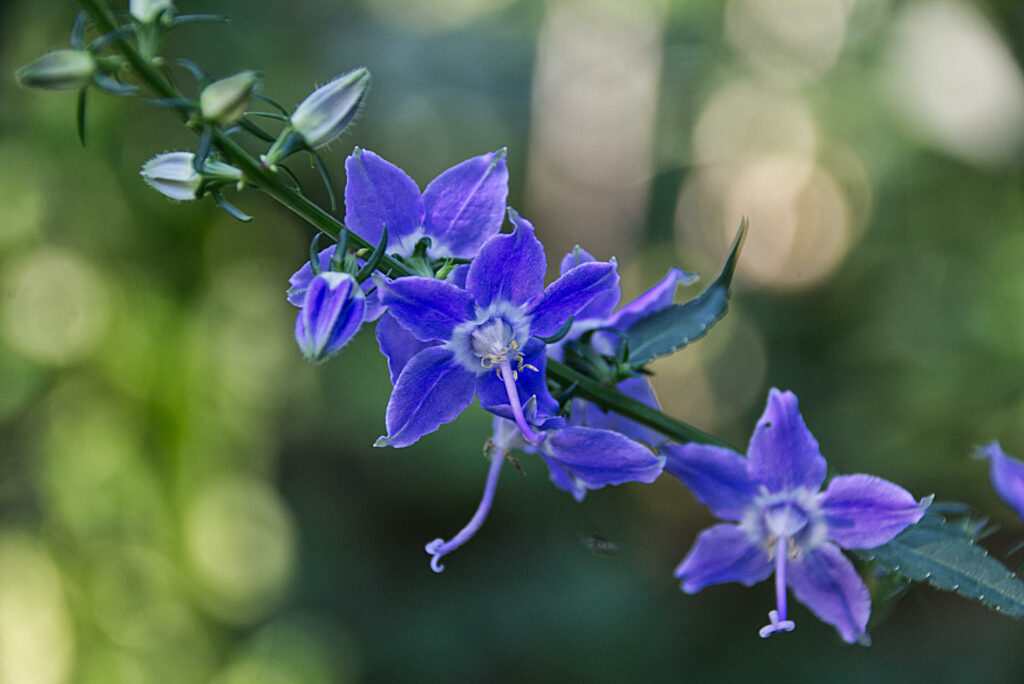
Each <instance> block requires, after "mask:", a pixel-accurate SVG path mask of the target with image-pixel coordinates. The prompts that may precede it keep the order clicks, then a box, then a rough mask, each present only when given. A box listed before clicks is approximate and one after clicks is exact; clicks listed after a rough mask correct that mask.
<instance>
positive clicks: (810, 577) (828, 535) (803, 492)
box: [665, 389, 931, 643]
mask: <svg viewBox="0 0 1024 684" xmlns="http://www.w3.org/2000/svg"><path fill="white" fill-rule="evenodd" d="M665 452H666V455H667V457H668V461H667V463H666V464H665V469H666V470H668V471H669V472H670V473H672V474H673V475H675V476H676V477H678V478H679V479H680V480H682V482H683V483H684V484H685V485H686V486H687V487H689V488H690V489H691V490H692V491H693V493H694V495H695V496H696V497H697V499H698V500H699V501H700V502H701V503H703V504H705V505H707V506H708V507H709V508H710V509H711V511H712V512H713V513H714V514H715V515H716V516H718V517H719V518H722V519H723V520H730V521H733V523H735V524H730V523H726V524H721V525H715V526H714V527H711V528H709V529H707V530H704V531H703V532H702V533H701V534H700V536H698V537H697V543H696V544H695V545H694V547H693V548H692V549H691V550H690V553H689V554H687V556H686V558H685V559H684V560H683V562H682V563H681V564H680V565H679V567H678V568H676V572H675V575H676V577H678V578H680V579H681V580H682V589H683V591H685V592H686V593H688V594H692V593H696V592H698V591H700V590H701V589H703V588H704V587H706V586H708V585H710V584H719V583H721V582H740V583H742V584H744V585H746V586H751V585H753V584H756V583H758V582H760V581H761V580H764V579H767V578H768V577H769V576H770V575H771V574H772V572H773V571H774V573H775V592H776V600H777V609H776V610H772V611H771V612H769V614H768V615H769V618H770V619H771V623H770V624H768V625H766V626H765V627H763V628H762V629H761V631H760V634H761V636H762V637H767V636H769V635H770V634H773V633H775V632H778V631H783V630H784V631H792V630H793V629H794V628H795V624H794V623H793V621H792V620H789V619H788V618H787V615H786V587H787V586H788V587H789V588H790V589H792V590H793V593H794V595H795V596H796V598H797V600H799V601H800V602H801V603H803V604H804V605H805V606H807V607H808V608H809V609H810V610H811V612H813V613H814V614H815V615H817V616H818V618H820V619H821V620H823V621H824V622H827V623H829V624H830V625H832V626H834V627H835V628H836V630H838V632H839V634H840V636H841V637H842V638H843V640H844V641H847V642H850V643H853V642H855V641H857V640H858V639H860V638H861V637H862V636H863V635H864V628H865V625H866V624H867V621H868V615H869V614H870V612H871V597H870V595H869V594H868V590H867V587H865V586H864V583H863V582H862V581H861V579H860V576H859V575H858V574H857V572H856V571H855V570H854V568H853V564H852V563H851V562H850V561H849V560H848V559H847V558H846V556H844V555H843V554H842V552H840V550H839V549H840V547H842V548H847V549H863V548H872V547H875V546H879V545H881V544H884V543H886V542H887V541H889V540H890V539H892V538H893V537H895V536H896V535H897V534H899V533H900V532H902V531H903V529H904V528H906V527H907V526H908V525H912V524H914V523H916V522H917V521H918V520H920V519H921V516H923V515H924V512H925V509H926V508H927V507H928V505H929V504H930V503H931V498H928V499H923V500H922V501H921V502H917V501H915V500H914V497H913V496H911V495H910V493H909V492H907V491H906V490H905V489H903V488H902V487H898V486H897V485H894V484H893V483H891V482H888V481H886V480H883V479H881V478H877V477H873V476H870V475H845V476H840V477H836V478H834V479H833V480H832V481H831V483H830V484H829V486H828V489H826V490H825V491H824V492H822V491H820V489H821V485H822V483H823V482H824V481H825V469H826V464H825V459H824V458H822V456H821V453H820V452H819V451H818V443H817V441H816V440H815V439H814V436H813V435H811V433H810V432H809V431H808V430H807V426H806V425H805V424H804V420H803V417H802V416H801V415H800V411H799V409H798V407H797V398H796V396H795V395H794V394H793V393H791V392H780V391H779V390H777V389H772V390H771V392H770V393H769V395H768V405H767V406H766V407H765V410H764V414H763V415H762V416H761V418H760V420H759V421H758V423H757V428H756V429H755V430H754V434H753V436H752V437H751V438H750V446H749V448H748V450H747V457H746V458H744V457H743V456H742V455H741V454H738V453H736V452H735V451H732V450H730V449H725V448H722V447H715V446H706V445H701V444H686V445H684V446H667V447H665Z"/></svg>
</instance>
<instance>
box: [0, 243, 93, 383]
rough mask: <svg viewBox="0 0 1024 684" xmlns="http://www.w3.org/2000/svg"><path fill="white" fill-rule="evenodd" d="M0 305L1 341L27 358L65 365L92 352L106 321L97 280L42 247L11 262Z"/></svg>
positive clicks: (78, 261) (76, 262) (88, 269)
mask: <svg viewBox="0 0 1024 684" xmlns="http://www.w3.org/2000/svg"><path fill="white" fill-rule="evenodd" d="M3 289H4V292H5V293H7V294H6V296H5V298H4V300H3V301H2V302H0V304H2V307H3V308H2V309H0V320H2V330H0V334H2V336H3V339H4V341H5V342H6V343H7V344H8V345H10V347H11V348H12V349H13V350H15V351H16V352H18V353H19V354H21V355H22V356H24V357H25V358H27V359H31V360H33V361H38V362H40V363H45V364H53V365H58V366H59V365H66V364H68V363H72V362H74V361H77V360H79V359H81V358H83V357H85V356H88V355H89V354H90V353H92V352H93V351H94V350H95V348H96V346H97V345H98V344H99V343H100V341H101V340H102V339H103V336H104V334H105V333H106V331H107V327H108V324H109V322H110V316H111V311H110V301H109V293H108V291H107V286H106V283H105V282H104V280H103V278H102V276H101V275H100V274H99V273H98V272H97V271H96V269H94V268H93V267H92V266H91V265H90V264H89V263H88V262H87V261H85V260H84V259H82V258H81V257H79V256H77V255H75V254H72V253H71V252H68V251H65V250H62V249H60V248H56V247H45V248H42V249H40V250H38V251H36V252H35V253H32V254H29V255H26V256H23V257H21V258H19V259H18V260H17V261H16V262H14V264H13V266H12V267H11V268H10V270H9V272H8V273H7V275H6V277H5V278H4V279H3Z"/></svg>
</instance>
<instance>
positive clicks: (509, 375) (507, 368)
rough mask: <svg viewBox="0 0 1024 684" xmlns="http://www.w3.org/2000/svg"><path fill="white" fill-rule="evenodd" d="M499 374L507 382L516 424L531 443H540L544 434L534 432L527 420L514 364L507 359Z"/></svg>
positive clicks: (506, 390) (507, 390)
mask: <svg viewBox="0 0 1024 684" xmlns="http://www.w3.org/2000/svg"><path fill="white" fill-rule="evenodd" d="M498 375H499V376H500V377H501V379H502V381H503V382H504V383H505V392H506V393H507V394H508V403H509V404H510V405H511V406H512V416H513V417H514V418H515V420H516V425H518V426H519V431H520V432H522V433H523V437H524V438H525V439H526V441H527V442H529V443H530V444H540V443H541V442H542V441H543V440H544V435H542V434H540V433H537V432H534V431H533V428H531V427H530V424H529V423H527V422H526V416H525V415H523V405H522V404H520V403H519V389H518V388H517V387H516V383H515V379H516V372H515V371H513V370H512V366H511V365H510V364H509V362H508V360H507V359H506V360H504V361H502V362H501V365H500V367H499V369H498Z"/></svg>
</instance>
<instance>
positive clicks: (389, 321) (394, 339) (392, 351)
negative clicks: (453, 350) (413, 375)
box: [377, 314, 437, 385]
mask: <svg viewBox="0 0 1024 684" xmlns="http://www.w3.org/2000/svg"><path fill="white" fill-rule="evenodd" d="M435 344H437V343H436V342H420V341H419V340H417V339H416V338H415V337H414V336H413V334H412V333H411V332H409V331H408V330H406V329H405V328H403V327H402V326H401V325H399V323H398V321H396V320H395V317H394V316H392V315H390V314H384V315H383V316H382V317H381V319H380V320H379V321H377V345H378V346H379V347H380V353H381V354H383V355H384V357H385V358H386V359H387V360H388V371H389V372H390V373H391V384H392V385H394V384H395V383H396V382H398V376H399V375H400V374H401V373H402V369H403V368H405V366H406V364H407V363H409V361H410V360H412V357H414V356H416V355H417V354H419V353H420V352H421V351H423V350H424V349H426V348H427V347H432V346H434V345H435Z"/></svg>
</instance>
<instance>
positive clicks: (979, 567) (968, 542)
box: [853, 512, 1024, 618]
mask: <svg viewBox="0 0 1024 684" xmlns="http://www.w3.org/2000/svg"><path fill="white" fill-rule="evenodd" d="M853 553H855V554H856V555H857V556H859V557H860V558H862V559H864V560H867V561H873V562H875V563H876V564H877V565H878V566H879V567H881V568H883V569H885V570H888V571H890V572H895V573H898V574H900V575H902V576H903V577H906V578H907V579H910V580H914V581H915V582H927V583H928V584H930V585H932V586H933V587H935V588H936V589H942V590H944V591H952V592H956V593H957V594H960V595H961V596H963V597H965V598H970V599H974V600H976V601H980V602H981V603H983V604H985V605H986V606H988V607H989V608H992V609H993V610H995V611H997V612H1000V613H1003V614H1005V615H1010V616H1012V617H1018V618H1020V617H1024V581H1022V580H1021V579H1020V578H1019V577H1017V576H1016V575H1014V574H1013V573H1012V572H1010V571H1009V570H1008V569H1007V568H1006V566H1005V565H1003V564H1002V563H1000V562H999V561H997V560H996V559H995V558H992V557H991V556H989V555H988V552H987V551H986V550H985V549H984V548H982V547H980V546H978V545H977V544H976V543H975V540H974V537H973V536H972V529H971V528H970V527H969V526H962V525H956V524H953V523H949V522H946V520H945V519H944V518H943V517H942V516H940V515H938V514H936V513H931V512H929V513H926V514H925V516H924V517H923V518H922V519H921V522H919V523H917V524H916V525H913V526H911V527H908V528H907V529H906V530H904V531H903V532H902V533H900V534H899V535H898V536H897V537H896V538H895V539H893V540H892V541H890V542H889V543H888V544H883V545H882V546H879V547H877V548H874V549H859V550H856V551H854V552H853Z"/></svg>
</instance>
